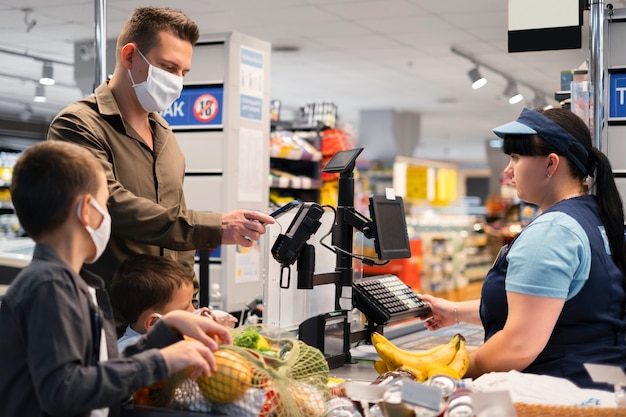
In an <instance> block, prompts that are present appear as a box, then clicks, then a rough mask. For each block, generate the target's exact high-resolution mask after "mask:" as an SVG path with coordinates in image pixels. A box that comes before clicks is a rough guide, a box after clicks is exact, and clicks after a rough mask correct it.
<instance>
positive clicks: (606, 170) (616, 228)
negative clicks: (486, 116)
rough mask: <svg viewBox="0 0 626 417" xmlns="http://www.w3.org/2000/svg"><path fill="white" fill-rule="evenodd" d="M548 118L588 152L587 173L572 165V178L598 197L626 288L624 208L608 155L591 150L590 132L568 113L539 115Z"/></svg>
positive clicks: (561, 111) (616, 261)
mask: <svg viewBox="0 0 626 417" xmlns="http://www.w3.org/2000/svg"><path fill="white" fill-rule="evenodd" d="M540 112H541V113H542V114H543V115H544V116H545V117H547V118H548V119H550V120H552V121H553V122H555V123H556V124H558V125H559V126H561V127H562V128H563V129H565V130H567V131H568V132H569V133H571V134H572V136H574V137H575V138H576V139H578V140H579V141H580V142H581V143H582V144H583V145H584V146H585V149H586V150H587V152H588V154H589V158H588V161H587V164H586V165H587V172H586V173H584V172H581V171H580V170H579V169H578V168H577V167H576V166H575V165H574V164H570V166H571V170H572V172H571V173H572V175H573V176H574V177H576V178H579V179H580V180H581V182H582V181H584V180H585V179H586V178H588V179H589V184H590V190H589V191H590V192H591V193H592V194H594V195H595V196H596V200H597V203H598V211H599V213H600V218H601V219H602V223H603V224H604V228H605V230H606V234H607V238H608V240H609V245H610V246H611V253H612V254H613V260H614V261H615V264H616V265H617V266H618V268H619V269H620V270H621V271H622V277H623V278H622V283H623V286H624V288H626V243H625V241H624V206H623V204H622V199H621V197H620V194H619V191H618V190H617V185H616V184H615V178H614V177H613V170H612V168H611V163H610V162H609V159H608V158H607V156H606V155H605V154H603V153H602V152H600V151H599V150H598V149H596V148H594V147H593V146H592V141H591V134H590V132H589V128H588V127H587V125H586V124H585V123H584V122H583V121H582V119H581V118H580V117H578V116H576V115H575V114H574V113H572V112H571V111H569V110H564V109H550V110H545V111H540Z"/></svg>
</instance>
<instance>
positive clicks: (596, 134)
mask: <svg viewBox="0 0 626 417" xmlns="http://www.w3.org/2000/svg"><path fill="white" fill-rule="evenodd" d="M590 6H591V18H590V19H589V35H590V37H589V38H590V39H589V42H590V47H589V49H590V62H589V80H590V81H591V86H592V88H593V129H592V132H591V133H592V139H593V144H594V146H595V147H596V148H598V149H600V150H602V125H603V122H604V121H603V120H602V114H603V107H604V88H603V81H604V0H593V1H592V2H591V4H590Z"/></svg>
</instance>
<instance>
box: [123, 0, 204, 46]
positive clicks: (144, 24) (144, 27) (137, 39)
mask: <svg viewBox="0 0 626 417" xmlns="http://www.w3.org/2000/svg"><path fill="white" fill-rule="evenodd" d="M164 31H165V32H169V33H171V34H172V35H175V36H176V37H178V38H179V39H182V40H184V41H188V42H189V43H191V44H192V45H194V44H195V43H196V42H197V41H198V38H199V37H200V31H199V29H198V26H197V25H196V24H195V22H194V21H193V20H191V19H190V18H189V17H188V16H187V15H185V14H184V13H183V12H182V11H180V10H176V9H170V8H167V7H140V8H137V9H135V11H134V12H133V14H132V16H131V17H130V18H129V19H128V21H127V22H126V24H125V25H124V27H123V28H122V30H121V32H120V35H119V36H118V38H117V46H116V54H117V56H119V54H120V51H121V50H122V47H123V46H124V45H126V44H127V43H136V44H137V47H138V48H139V50H140V51H141V52H142V53H143V54H144V55H145V54H147V53H148V52H149V51H150V50H151V49H152V48H153V47H155V46H156V45H158V44H159V42H161V37H160V33H161V32H164Z"/></svg>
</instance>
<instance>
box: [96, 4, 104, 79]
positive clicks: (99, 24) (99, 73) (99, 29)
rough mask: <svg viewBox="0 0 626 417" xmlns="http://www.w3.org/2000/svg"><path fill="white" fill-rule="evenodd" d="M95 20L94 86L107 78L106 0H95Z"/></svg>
mask: <svg viewBox="0 0 626 417" xmlns="http://www.w3.org/2000/svg"><path fill="white" fill-rule="evenodd" d="M95 20H96V68H95V70H96V73H95V74H96V76H95V79H94V80H95V85H94V90H95V87H97V86H98V85H100V84H102V83H103V82H104V81H105V80H106V79H107V63H106V56H107V54H106V52H107V50H106V45H107V43H106V0H95Z"/></svg>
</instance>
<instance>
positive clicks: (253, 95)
mask: <svg viewBox="0 0 626 417" xmlns="http://www.w3.org/2000/svg"><path fill="white" fill-rule="evenodd" d="M239 66H240V70H239V116H240V117H242V118H245V119H250V120H257V121H259V122H260V121H261V120H263V89H264V87H265V86H264V77H263V71H264V66H265V56H264V54H263V52H261V51H257V50H254V49H250V48H245V47H241V50H240V58H239ZM268 117H269V115H268Z"/></svg>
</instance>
